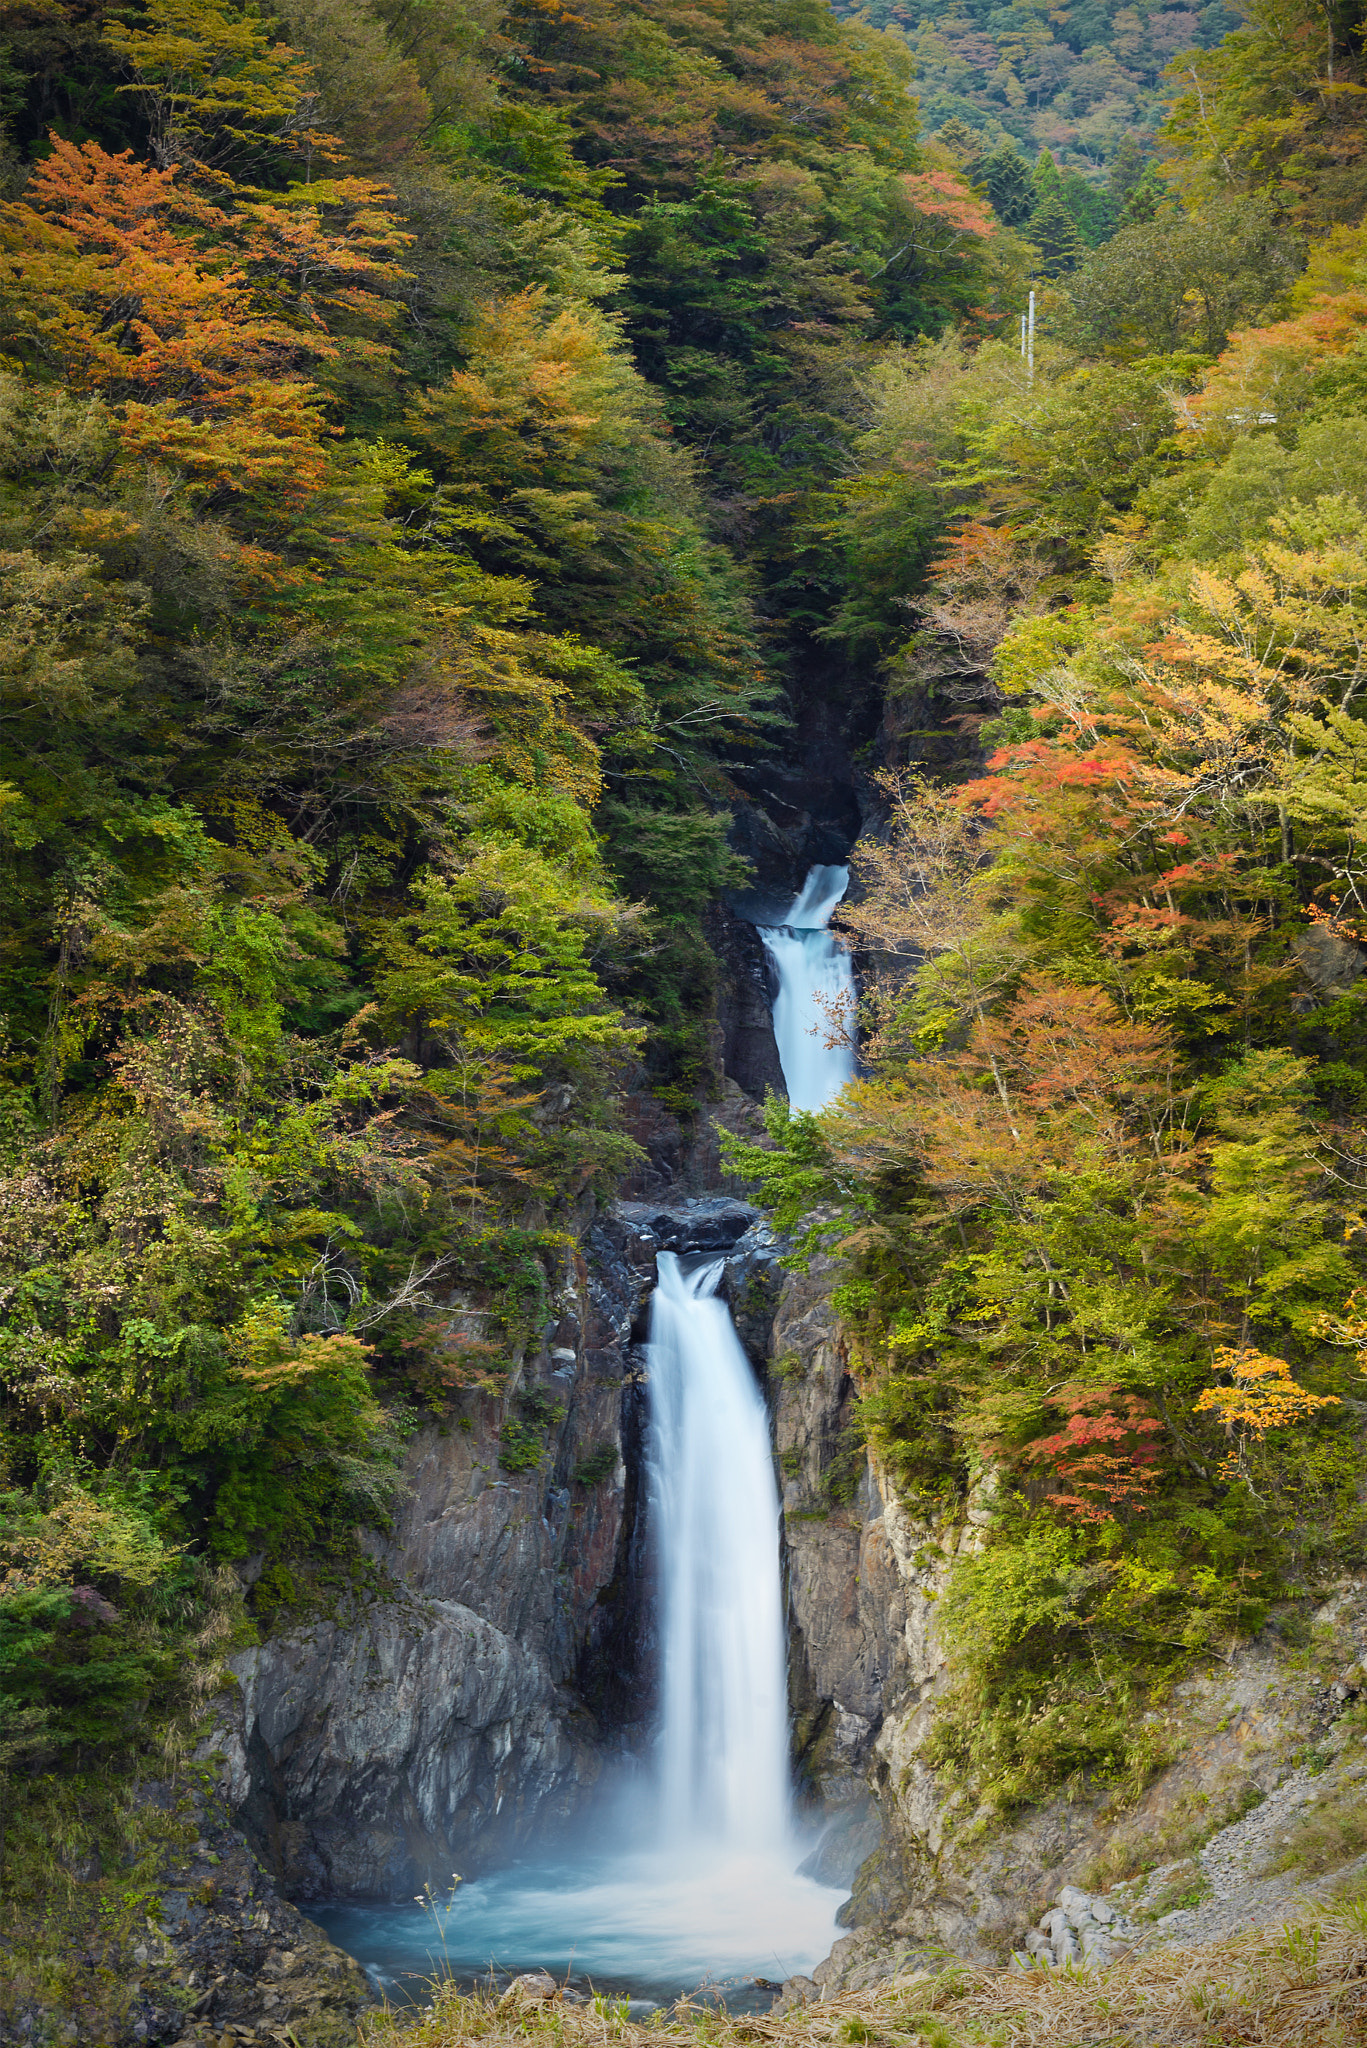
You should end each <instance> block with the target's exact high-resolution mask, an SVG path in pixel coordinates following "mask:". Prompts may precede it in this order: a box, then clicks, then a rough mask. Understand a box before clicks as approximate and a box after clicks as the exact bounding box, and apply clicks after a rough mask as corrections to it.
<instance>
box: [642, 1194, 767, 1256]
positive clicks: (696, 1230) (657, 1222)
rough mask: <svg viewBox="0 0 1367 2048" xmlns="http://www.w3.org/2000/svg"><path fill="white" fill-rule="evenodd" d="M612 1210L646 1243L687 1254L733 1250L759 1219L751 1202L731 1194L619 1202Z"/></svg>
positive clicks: (681, 1254) (665, 1250)
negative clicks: (674, 1200) (674, 1199)
mask: <svg viewBox="0 0 1367 2048" xmlns="http://www.w3.org/2000/svg"><path fill="white" fill-rule="evenodd" d="M613 1214H614V1215H615V1216H618V1217H620V1218H621V1219H622V1220H623V1221H624V1222H626V1223H627V1224H628V1225H630V1226H631V1228H633V1229H634V1230H636V1231H637V1232H638V1233H639V1235H640V1238H641V1241H642V1242H643V1243H645V1244H650V1243H652V1242H653V1244H654V1247H655V1249H657V1250H658V1251H662V1252H675V1253H677V1254H678V1255H679V1256H680V1257H683V1258H688V1257H692V1256H693V1255H694V1254H696V1253H699V1252H723V1251H730V1250H731V1248H732V1246H733V1245H734V1244H736V1243H737V1241H738V1240H739V1239H740V1238H742V1237H744V1235H745V1233H746V1231H747V1230H749V1228H750V1226H751V1225H752V1224H753V1223H754V1222H755V1221H756V1216H757V1212H756V1210H754V1209H753V1208H752V1207H751V1206H750V1204H749V1203H748V1202H740V1201H737V1200H735V1198H734V1197H732V1196H730V1195H710V1196H704V1197H702V1198H700V1199H699V1200H696V1201H683V1202H678V1203H670V1204H665V1203H652V1202H619V1203H618V1204H617V1205H616V1207H615V1209H614V1211H613Z"/></svg>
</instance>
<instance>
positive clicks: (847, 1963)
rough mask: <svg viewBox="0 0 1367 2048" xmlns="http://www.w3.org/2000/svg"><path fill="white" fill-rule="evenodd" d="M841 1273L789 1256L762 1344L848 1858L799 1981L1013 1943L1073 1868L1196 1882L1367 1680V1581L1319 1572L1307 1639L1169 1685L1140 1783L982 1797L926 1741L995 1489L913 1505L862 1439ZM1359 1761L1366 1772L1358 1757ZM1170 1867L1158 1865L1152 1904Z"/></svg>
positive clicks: (793, 1589) (797, 1647)
mask: <svg viewBox="0 0 1367 2048" xmlns="http://www.w3.org/2000/svg"><path fill="white" fill-rule="evenodd" d="M837 1277H838V1275H837V1272H836V1269H835V1262H834V1261H833V1260H831V1259H829V1258H817V1259H814V1260H813V1261H812V1264H811V1268H810V1270H809V1271H808V1272H807V1273H793V1274H789V1275H788V1276H787V1277H786V1278H785V1281H784V1284H783V1288H782V1292H781V1296H780V1299H779V1303H778V1308H777V1313H776V1315H775V1319H774V1325H773V1334H772V1339H771V1346H770V1362H769V1371H770V1375H771V1379H772V1384H773V1386H774V1389H775V1403H774V1409H775V1436H776V1444H777V1451H778V1458H779V1466H780V1471H781V1473H782V1475H783V1482H784V1494H783V1506H784V1531H785V1546H786V1554H787V1565H788V1577H789V1605H790V1615H791V1629H792V1645H793V1650H792V1673H793V1680H792V1682H793V1699H794V1707H795V1724H796V1738H797V1746H798V1754H799V1763H800V1767H801V1768H802V1770H803V1772H804V1774H805V1776H806V1779H807V1783H808V1786H809V1793H810V1797H811V1799H812V1802H813V1804H814V1805H815V1806H816V1807H817V1808H818V1809H819V1810H821V1811H824V1813H825V1815H826V1817H827V1820H828V1824H829V1825H828V1833H827V1835H826V1838H825V1840H824V1842H823V1845H822V1848H821V1850H820V1851H819V1852H818V1858H817V1867H818V1869H823V1868H824V1874H826V1875H828V1876H830V1877H833V1878H834V1877H837V1876H839V1877H844V1876H846V1875H847V1874H848V1875H849V1876H850V1877H851V1878H852V1880H853V1897H852V1899H851V1901H850V1903H849V1905H848V1906H847V1907H846V1908H845V1911H844V1913H843V1915H842V1917H843V1918H844V1920H845V1923H846V1925H847V1926H849V1927H851V1928H852V1930H853V1931H852V1932H851V1933H850V1934H848V1935H846V1936H845V1937H844V1938H843V1939H842V1940H841V1941H839V1942H838V1943H837V1944H836V1947H835V1950H834V1951H833V1954H832V1956H831V1958H830V1959H829V1960H828V1961H827V1962H826V1963H824V1964H823V1965H821V1966H820V1967H819V1968H818V1969H817V1971H816V1973H815V1979H814V1980H806V1979H801V1980H793V1982H792V1984H791V1985H790V1988H789V1995H790V1996H792V1997H802V1996H807V1997H815V1996H819V1995H821V1994H822V1992H823V1991H826V1992H834V1991H836V1990H839V1989H843V1988H849V1987H854V1986H861V1985H864V1984H868V1983H871V1982H874V1981H876V1980H878V1979H879V1978H884V1977H889V1976H892V1975H894V1974H896V1973H897V1972H898V1971H899V1970H902V1969H905V1968H908V1967H914V1966H916V1965H917V1964H919V1963H921V1962H926V1961H932V1960H934V1959H935V1958H936V1957H937V1956H942V1955H943V1954H944V1953H946V1952H948V1953H951V1954H954V1955H958V1956H962V1957H964V1958H966V1959H968V1960H970V1961H974V1962H978V1963H983V1964H989V1965H990V1964H1001V1963H1004V1962H1005V1961H1007V1959H1008V1958H1009V1955H1010V1953H1011V1952H1012V1950H1013V1949H1014V1948H1017V1947H1019V1945H1020V1944H1021V1942H1022V1940H1023V1939H1024V1938H1025V1936H1026V1933H1027V1930H1029V1929H1030V1928H1031V1927H1032V1926H1033V1924H1034V1923H1035V1922H1036V1921H1037V1919H1038V1918H1039V1915H1040V1914H1041V1912H1042V1911H1043V1910H1044V1909H1045V1907H1046V1906H1048V1905H1051V1904H1052V1903H1053V1901H1054V1900H1055V1898H1056V1897H1057V1895H1058V1893H1059V1892H1060V1890H1061V1889H1062V1888H1063V1887H1064V1886H1065V1885H1074V1886H1077V1885H1081V1886H1082V1887H1083V1888H1084V1889H1085V1888H1087V1887H1088V1886H1089V1885H1102V1884H1105V1885H1109V1884H1111V1883H1113V1882H1114V1881H1116V1880H1119V1879H1125V1878H1128V1877H1130V1876H1131V1875H1132V1874H1134V1873H1141V1874H1142V1873H1144V1872H1149V1871H1152V1870H1153V1869H1154V1867H1155V1865H1158V1866H1168V1865H1171V1866H1172V1868H1173V1870H1174V1871H1176V1873H1177V1877H1176V1878H1175V1879H1174V1882H1173V1885H1172V1889H1173V1890H1175V1891H1177V1892H1181V1891H1182V1889H1183V1884H1184V1883H1185V1886H1186V1888H1187V1890H1190V1889H1191V1887H1192V1884H1193V1882H1195V1883H1197V1885H1198V1889H1199V1885H1200V1883H1202V1882H1204V1881H1205V1880H1204V1879H1203V1877H1202V1872H1201V1870H1200V1869H1199V1868H1198V1867H1197V1866H1195V1865H1193V1864H1191V1863H1190V1862H1189V1860H1188V1859H1190V1858H1191V1857H1192V1856H1193V1855H1194V1854H1195V1853H1196V1852H1197V1851H1199V1849H1200V1847H1201V1845H1202V1843H1203V1842H1205V1841H1206V1840H1207V1839H1209V1838H1210V1837H1211V1836H1213V1835H1214V1834H1215V1833H1216V1831H1217V1830H1219V1829H1220V1828H1222V1827H1223V1826H1224V1824H1225V1823H1227V1822H1232V1821H1234V1820H1235V1819H1237V1818H1238V1816H1240V1815H1241V1814H1245V1813H1247V1812H1249V1811H1250V1809H1252V1808H1254V1807H1256V1806H1258V1805H1259V1804H1260V1802H1262V1801H1263V1800H1264V1799H1266V1798H1267V1797H1268V1795H1270V1794H1272V1793H1274V1792H1276V1791H1277V1789H1278V1788H1279V1787H1288V1788H1290V1791H1289V1792H1288V1794H1287V1796H1290V1792H1291V1791H1294V1790H1295V1784H1294V1781H1295V1780H1296V1779H1297V1777H1298V1776H1300V1777H1304V1776H1305V1775H1306V1768H1305V1767H1306V1760H1307V1757H1308V1758H1309V1759H1310V1766H1309V1768H1310V1769H1311V1770H1322V1769H1324V1768H1325V1760H1326V1759H1327V1758H1329V1757H1331V1756H1336V1755H1337V1753H1338V1750H1339V1748H1341V1747H1342V1746H1343V1744H1344V1742H1345V1741H1347V1742H1348V1743H1349V1744H1350V1746H1351V1743H1352V1741H1354V1740H1355V1739H1356V1738H1355V1737H1353V1736H1352V1733H1351V1724H1350V1723H1344V1724H1343V1728H1342V1729H1340V1725H1339V1724H1340V1723H1341V1722H1342V1717H1343V1715H1344V1714H1345V1712H1346V1710H1347V1709H1348V1708H1350V1707H1352V1706H1354V1705H1355V1704H1356V1703H1357V1702H1359V1701H1360V1700H1362V1699H1364V1698H1367V1664H1364V1652H1367V1581H1360V1580H1357V1579H1345V1580H1344V1581H1343V1582H1342V1584H1340V1585H1338V1586H1336V1587H1334V1588H1332V1589H1327V1590H1326V1597H1325V1601H1324V1604H1323V1605H1322V1606H1321V1608H1320V1609H1319V1611H1318V1613H1317V1614H1315V1615H1314V1617H1313V1618H1312V1621H1311V1629H1310V1636H1309V1645H1308V1647H1307V1644H1306V1643H1305V1642H1304V1641H1301V1642H1300V1643H1299V1646H1293V1644H1292V1643H1290V1642H1288V1641H1286V1640H1283V1639H1280V1638H1279V1637H1278V1635H1277V1634H1276V1632H1275V1631H1274V1630H1269V1631H1268V1632H1267V1634H1266V1635H1265V1636H1264V1637H1263V1638H1261V1639H1260V1640H1258V1641H1257V1642H1254V1643H1251V1644H1249V1645H1248V1646H1246V1647H1245V1648H1243V1649H1241V1650H1238V1651H1236V1652H1235V1653H1234V1654H1233V1655H1232V1656H1231V1657H1230V1658H1229V1660H1228V1661H1227V1662H1222V1661H1220V1660H1212V1663H1211V1665H1210V1667H1209V1668H1207V1669H1205V1670H1198V1671H1196V1672H1194V1673H1193V1675H1192V1676H1191V1677H1190V1678H1189V1679H1187V1680H1186V1681H1185V1682H1184V1683H1182V1684H1181V1685H1179V1686H1177V1687H1176V1688H1175V1689H1174V1691H1173V1693H1172V1694H1171V1696H1170V1697H1169V1698H1168V1699H1167V1700H1166V1701H1165V1702H1163V1703H1162V1704H1161V1705H1158V1706H1155V1708H1154V1709H1153V1712H1152V1721H1153V1728H1154V1734H1155V1736H1156V1738H1157V1739H1158V1741H1159V1742H1160V1743H1161V1746H1162V1749H1163V1751H1164V1752H1165V1753H1166V1756H1167V1758H1168V1762H1167V1764H1166V1767H1165V1768H1163V1769H1161V1770H1159V1771H1158V1772H1157V1773H1156V1775H1155V1776H1154V1778H1153V1779H1152V1781H1151V1782H1150V1783H1149V1784H1148V1785H1147V1786H1146V1787H1145V1788H1144V1789H1143V1790H1142V1792H1141V1793H1140V1795H1139V1796H1137V1797H1135V1798H1132V1799H1126V1798H1125V1797H1123V1796H1122V1794H1121V1792H1120V1789H1119V1788H1117V1787H1116V1786H1112V1785H1090V1786H1089V1785H1082V1786H1074V1787H1071V1788H1069V1790H1068V1792H1067V1793H1066V1794H1065V1795H1060V1796H1059V1797H1057V1798H1054V1799H1050V1800H1048V1801H1046V1802H1044V1803H1043V1804H1041V1805H1039V1806H1037V1807H1034V1808H1031V1809H1029V1810H1027V1811H1026V1812H1024V1813H1022V1814H1021V1815H1020V1816H1019V1817H1017V1818H1015V1819H1014V1820H1013V1821H1012V1822H1011V1823H1010V1824H1009V1825H1001V1824H999V1823H997V1824H992V1823H990V1822H987V1820H986V1817H985V1816H980V1815H978V1814H977V1813H975V1811H974V1808H973V1803H972V1801H971V1800H970V1799H968V1798H966V1797H965V1795H964V1794H962V1793H959V1794H957V1795H956V1794H955V1793H954V1792H953V1791H951V1790H950V1789H949V1788H947V1787H946V1786H945V1785H944V1784H942V1783H941V1781H940V1780H939V1779H938V1778H937V1776H936V1774H935V1772H933V1771H932V1770H931V1769H929V1768H928V1767H927V1765H926V1763H925V1761H924V1758H923V1756H922V1749H923V1746H924V1743H925V1739H926V1736H927V1734H928V1733H929V1731H930V1727H931V1724H932V1720H933V1718H934V1715H935V1714H936V1712H937V1699H938V1698H939V1696H940V1695H942V1693H943V1691H944V1688H945V1683H946V1672H945V1662H944V1657H943V1654H942V1651H941V1649H940V1647H939V1645H938V1643H937V1640H936V1630H935V1614H936V1607H937V1603H938V1600H939V1598H940V1596H941V1595H942V1593H943V1591H944V1588H945V1585H946V1583H947V1580H948V1576H949V1573H950V1571H951V1570H952V1567H953V1562H954V1559H955V1558H956V1557H958V1556H961V1555H963V1554H964V1553H965V1552H966V1551H971V1550H972V1549H973V1548H975V1547H976V1546H977V1545H978V1544H980V1543H981V1541H982V1540H983V1537H982V1531H983V1529H984V1527H985V1525H986V1524H987V1523H988V1521H989V1520H990V1515H989V1511H988V1508H987V1506H986V1505H985V1504H984V1503H978V1504H976V1505H974V1504H970V1506H969V1507H968V1508H967V1509H966V1510H963V1509H961V1510H959V1511H957V1512H954V1513H949V1514H945V1515H943V1516H940V1517H937V1518H934V1519H926V1520H917V1519H915V1518H914V1517H913V1516H912V1515H910V1514H909V1513H908V1511H907V1509H906V1508H905V1506H903V1505H902V1504H901V1503H900V1502H899V1501H898V1499H897V1497H896V1495H895V1492H894V1490H893V1489H892V1487H891V1486H890V1485H889V1484H888V1483H887V1481H886V1479H885V1478H884V1477H883V1476H882V1475H880V1474H879V1473H878V1471H877V1470H876V1469H875V1468H874V1467H873V1466H872V1465H871V1464H870V1463H869V1461H868V1460H867V1458H865V1457H861V1456H858V1455H852V1453H851V1448H850V1446H851V1438H850V1435H849V1433H848V1432H849V1425H850V1421H851V1419H852V1414H853V1405H854V1393H855V1389H854V1385H853V1381H852V1378H851V1375H850V1371H849V1361H848V1356H847V1353H846V1350H845V1348H844V1346H843V1344H842V1340H841V1334H840V1328H839V1322H838V1318H837V1317H836V1315H835V1312H834V1310H833V1308H832V1306H831V1301H830V1293H831V1288H832V1286H833V1285H834V1284H835V1281H836V1279H837ZM1345 1754H1346V1752H1345ZM1364 1769H1367V1763H1365V1764H1364ZM1347 1775H1348V1777H1349V1778H1355V1776H1356V1775H1357V1768H1356V1766H1354V1765H1352V1764H1351V1762H1350V1763H1349V1766H1348V1772H1347ZM1280 1796H1282V1795H1281V1794H1279V1797H1280ZM1297 1796H1300V1795H1299V1794H1298V1795H1297ZM1305 1796H1307V1797H1311V1798H1313V1792H1311V1793H1308V1794H1306V1795H1305ZM861 1858H862V1860H861ZM1184 1872H1185V1873H1186V1875H1185V1878H1183V1875H1182V1874H1183V1873H1184ZM1162 1880H1163V1870H1162V1869H1160V1870H1159V1873H1158V1878H1157V1879H1156V1880H1155V1881H1154V1888H1155V1890H1156V1893H1157V1905H1158V1907H1159V1908H1162V1907H1163V1905H1164V1903H1165V1901H1164V1898H1163V1896H1162V1891H1163V1883H1162ZM1288 1900H1289V1901H1290V1905H1291V1907H1292V1908H1293V1909H1294V1905H1295V1891H1294V1886H1293V1887H1292V1888H1291V1891H1290V1892H1288V1891H1287V1888H1286V1886H1285V1885H1283V1886H1282V1887H1281V1888H1280V1889H1279V1888H1278V1887H1276V1886H1275V1885H1274V1886H1272V1887H1271V1890H1270V1891H1269V1890H1268V1888H1267V1886H1266V1885H1264V1887H1263V1890H1262V1891H1259V1890H1258V1885H1257V1884H1256V1883H1255V1884H1253V1885H1251V1887H1250V1888H1249V1889H1248V1891H1247V1895H1246V1896H1245V1894H1243V1893H1241V1894H1240V1896H1239V1904H1238V1907H1237V1911H1238V1912H1239V1913H1240V1914H1242V1915H1245V1916H1249V1915H1253V1916H1256V1914H1257V1913H1258V1912H1259V1911H1264V1912H1265V1913H1269V1914H1271V1915H1272V1916H1273V1917H1274V1918H1275V1917H1276V1915H1278V1914H1281V1915H1282V1916H1283V1917H1284V1916H1285V1913H1286V1911H1287V1910H1288ZM1187 1918H1190V1915H1189V1914H1188V1915H1187ZM1169 1921H1171V1923H1172V1926H1171V1928H1170V1929H1169V1927H1168V1922H1169ZM1145 1924H1146V1928H1147V1930H1148V1931H1147V1932H1146V1934H1145V1938H1146V1939H1148V1938H1163V1937H1164V1935H1165V1932H1168V1933H1170V1934H1171V1938H1183V1937H1184V1936H1185V1935H1186V1923H1185V1921H1184V1918H1183V1913H1182V1911H1180V1910H1178V1911H1173V1912H1171V1913H1169V1914H1164V1913H1163V1912H1162V1911H1159V1912H1158V1913H1157V1914H1156V1915H1154V1917H1153V1921H1152V1924H1150V1923H1149V1922H1146V1923H1145Z"/></svg>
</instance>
